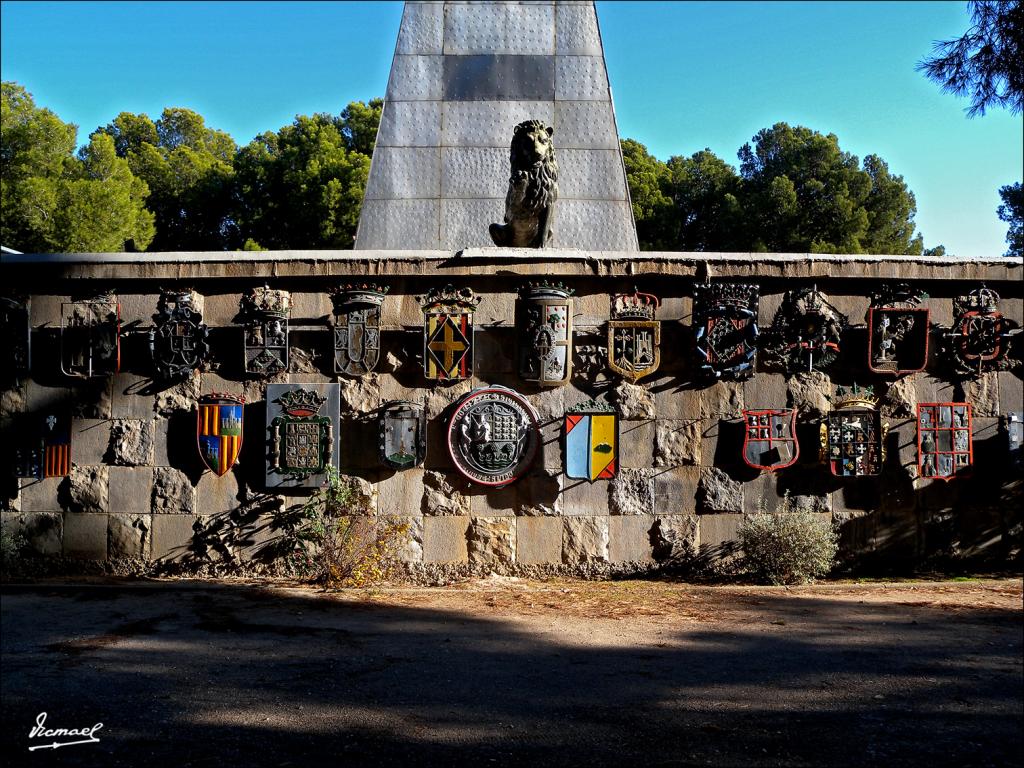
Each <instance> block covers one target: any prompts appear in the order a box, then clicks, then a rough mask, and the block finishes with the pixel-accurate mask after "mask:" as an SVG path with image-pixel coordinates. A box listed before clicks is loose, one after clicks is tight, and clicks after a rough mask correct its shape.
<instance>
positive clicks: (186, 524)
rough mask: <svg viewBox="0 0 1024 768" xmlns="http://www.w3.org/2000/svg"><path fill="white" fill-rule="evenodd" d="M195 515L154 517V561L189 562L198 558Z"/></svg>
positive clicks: (197, 519)
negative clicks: (188, 560)
mask: <svg viewBox="0 0 1024 768" xmlns="http://www.w3.org/2000/svg"><path fill="white" fill-rule="evenodd" d="M197 525H199V526H201V525H202V523H200V522H199V518H198V517H196V516H195V515H187V514H178V515H153V539H152V545H151V546H152V551H151V557H152V558H153V559H154V560H165V561H174V560H187V559H192V558H194V557H195V556H196V547H197V543H196V531H195V527H196V526H197Z"/></svg>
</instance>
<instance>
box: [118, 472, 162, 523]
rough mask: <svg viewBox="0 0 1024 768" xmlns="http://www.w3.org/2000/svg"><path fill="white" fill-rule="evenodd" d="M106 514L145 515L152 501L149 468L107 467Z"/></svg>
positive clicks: (151, 477) (151, 478) (151, 479)
mask: <svg viewBox="0 0 1024 768" xmlns="http://www.w3.org/2000/svg"><path fill="white" fill-rule="evenodd" d="M107 476H108V489H109V490H108V493H107V497H108V507H107V509H106V511H107V512H110V513H111V514H115V515H123V516H139V515H147V514H149V512H150V508H151V505H152V499H153V470H152V469H151V468H149V467H108V468H107Z"/></svg>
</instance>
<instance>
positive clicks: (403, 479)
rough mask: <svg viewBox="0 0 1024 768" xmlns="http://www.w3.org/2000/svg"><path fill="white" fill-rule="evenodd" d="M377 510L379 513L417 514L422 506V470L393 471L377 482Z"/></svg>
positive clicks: (420, 511) (414, 468) (417, 468)
mask: <svg viewBox="0 0 1024 768" xmlns="http://www.w3.org/2000/svg"><path fill="white" fill-rule="evenodd" d="M376 486H377V511H378V513H379V514H381V515H419V514H422V511H423V508H422V504H423V470H422V469H420V468H419V467H413V468H412V469H406V470H404V471H402V472H395V473H393V474H392V475H391V476H390V477H382V478H380V479H379V480H378V481H377V483H376Z"/></svg>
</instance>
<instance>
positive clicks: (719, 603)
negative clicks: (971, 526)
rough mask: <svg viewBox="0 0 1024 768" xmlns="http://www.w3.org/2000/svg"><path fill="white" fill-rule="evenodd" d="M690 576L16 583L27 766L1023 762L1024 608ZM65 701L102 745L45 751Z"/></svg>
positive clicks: (11, 620)
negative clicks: (398, 589)
mask: <svg viewBox="0 0 1024 768" xmlns="http://www.w3.org/2000/svg"><path fill="white" fill-rule="evenodd" d="M674 594H675V595H676V597H675V598H674V600H675V602H674V603H673V606H672V609H671V611H669V612H668V613H666V614H664V615H663V616H661V617H658V618H656V619H651V618H650V617H636V618H635V619H624V620H618V621H616V620H610V619H587V618H580V617H576V618H574V617H571V616H566V615H563V614H560V613H558V612H557V611H548V612H542V613H540V614H538V615H530V616H526V615H514V616H508V617H503V616H496V615H486V612H485V611H467V610H454V609H440V608H437V607H430V606H427V607H409V606H407V605H400V604H381V603H379V602H378V603H367V602H356V601H353V600H349V599H344V600H339V599H334V598H331V597H330V596H323V595H314V594H311V593H304V592H301V591H296V590H277V589H265V588H258V587H245V586H237V587H234V586H220V587H216V588H211V587H209V586H197V587H196V588H174V589H168V588H166V587H163V586H157V587H152V588H150V587H96V586H93V587H89V586H85V587H71V586H67V587H63V586H61V587H44V586H34V587H24V588H19V587H8V588H6V589H5V590H4V593H3V603H2V607H3V612H2V630H3V679H2V692H3V703H2V717H3V736H2V745H0V747H2V749H3V754H4V755H5V763H6V764H7V765H48V764H58V763H59V764H60V765H65V766H86V765H90V766H91V765H103V766H143V765H147V766H154V765H165V764H171V763H173V764H174V765H176V766H180V767H181V768H187V767H188V766H241V765H260V766H263V765H268V766H275V765H289V766H308V765H328V764H329V765H339V766H345V765H364V764H369V763H373V764H383V765H390V764H401V765H428V764H430V765H433V764H438V765H445V764H448V765H452V764H459V765H461V764H473V765H490V764H498V765H508V764H527V765H537V766H549V765H550V766H553V765H641V764H642V765H655V766H657V765H705V764H713V765H719V766H722V765H729V766H732V765H773V766H775V765H778V766H809V765H828V766H833V767H835V766H855V765H856V766H862V765H885V766H904V765H905V766H909V765H930V766H942V765H957V766H960V767H961V768H967V767H969V766H1004V765H1011V764H1015V763H1016V761H1017V760H1018V759H1019V749H1020V747H1021V720H1020V712H1021V624H1020V618H1021V617H1020V612H1019V611H1017V610H1010V609H1006V608H996V607H992V606H991V605H990V606H989V607H981V606H979V607H971V606H962V605H961V606H958V607H955V608H950V607H949V606H946V607H943V606H941V605H937V604H934V603H932V604H920V603H916V602H915V601H914V600H912V599H911V598H909V597H908V599H907V600H903V601H898V602H893V601H891V602H883V603H877V602H875V603H871V602H864V603H861V602H858V600H857V599H856V596H855V595H854V596H851V595H845V596H844V597H843V598H842V599H834V598H830V597H827V596H808V595H803V596H799V597H797V596H793V595H790V594H788V593H787V592H785V591H782V590H779V591H778V592H774V593H772V596H770V597H764V596H763V595H761V596H759V597H756V598H753V597H751V598H743V597H741V596H739V597H738V596H737V595H739V594H741V593H729V594H727V593H726V592H724V591H715V590H710V589H706V590H703V591H701V592H699V594H698V593H696V592H687V591H677V592H676V593H674ZM908 594H909V595H911V596H912V595H913V593H908ZM730 595H731V596H730ZM527 599H528V598H527ZM426 602H429V601H426ZM483 604H484V601H483V600H481V605H483ZM691 604H692V605H691ZM691 609H692V610H691ZM43 711H45V712H47V713H48V725H49V726H50V727H64V728H79V727H83V726H91V725H92V724H94V723H96V722H97V721H102V722H103V723H104V727H103V729H102V730H100V731H99V732H98V733H97V735H98V736H99V737H100V739H101V741H100V743H99V744H87V745H82V746H72V747H66V748H62V749H60V750H39V751H35V752H32V753H29V752H28V746H29V744H35V743H37V740H30V739H29V736H28V733H29V730H30V728H31V726H32V725H33V724H34V722H35V719H36V717H37V715H38V713H39V712H43ZM1014 755H1017V756H1018V757H1014Z"/></svg>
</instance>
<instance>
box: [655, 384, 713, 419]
mask: <svg viewBox="0 0 1024 768" xmlns="http://www.w3.org/2000/svg"><path fill="white" fill-rule="evenodd" d="M654 403H655V411H656V412H657V414H658V418H659V419H675V420H694V419H699V418H702V417H703V408H702V406H701V390H699V389H681V388H674V387H671V386H667V387H664V388H660V387H659V388H657V389H656V390H655V394H654Z"/></svg>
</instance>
